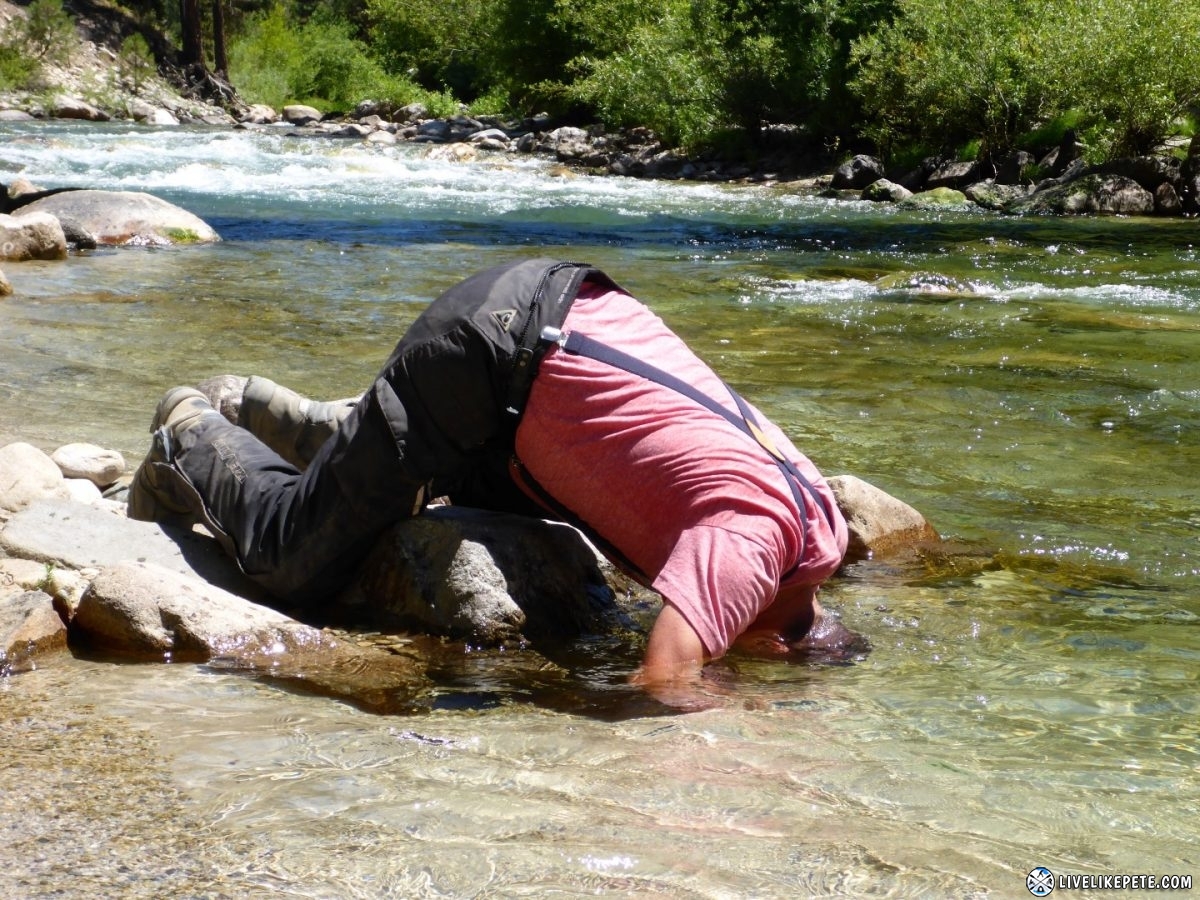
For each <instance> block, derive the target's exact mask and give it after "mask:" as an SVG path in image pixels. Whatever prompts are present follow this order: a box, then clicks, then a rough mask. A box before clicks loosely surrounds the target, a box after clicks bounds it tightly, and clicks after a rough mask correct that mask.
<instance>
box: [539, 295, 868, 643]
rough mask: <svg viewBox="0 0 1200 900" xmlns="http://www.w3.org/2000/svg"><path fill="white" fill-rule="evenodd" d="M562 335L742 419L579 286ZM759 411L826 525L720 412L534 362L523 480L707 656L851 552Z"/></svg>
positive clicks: (613, 371) (616, 374)
mask: <svg viewBox="0 0 1200 900" xmlns="http://www.w3.org/2000/svg"><path fill="white" fill-rule="evenodd" d="M563 330H564V331H566V332H570V331H579V332H581V333H583V334H586V335H588V336H589V337H592V338H594V339H596V340H598V341H601V342H603V343H605V344H608V345H609V346H612V347H616V348H617V349H619V350H622V351H624V352H626V353H628V354H630V355H632V356H635V357H638V358H640V359H642V360H644V361H646V362H649V363H651V364H652V365H654V366H656V367H658V368H660V369H663V370H665V371H667V372H670V373H671V374H673V375H675V376H677V377H679V378H682V379H683V380H684V381H686V382H688V383H690V384H692V385H694V386H695V387H698V388H699V389H700V390H702V391H704V392H705V393H706V394H708V395H709V396H710V397H713V398H714V399H717V400H718V401H719V402H720V403H721V404H722V405H724V406H726V407H728V408H729V409H731V410H734V411H735V412H736V409H737V407H736V404H734V402H733V400H732V398H731V396H730V393H729V389H728V388H727V387H726V386H725V385H724V384H723V383H722V382H721V380H720V379H719V378H718V377H717V375H716V374H715V373H714V372H713V371H712V370H711V369H710V368H709V367H708V366H707V365H705V363H704V362H702V361H701V360H700V359H699V358H698V357H697V356H696V355H695V354H694V353H692V351H691V350H689V349H688V347H687V345H686V344H684V342H683V341H682V340H681V339H680V338H679V337H678V336H676V335H675V334H674V333H673V332H672V331H671V330H670V329H668V328H667V326H666V325H665V324H663V322H662V320H661V319H659V318H658V316H656V315H654V314H653V313H652V312H650V310H649V309H647V308H646V307H645V306H643V305H642V304H641V303H639V302H638V301H637V300H635V299H633V298H632V297H630V296H628V295H626V294H623V293H621V292H619V291H610V290H607V289H603V288H599V287H595V286H592V285H590V284H589V285H584V289H583V291H582V292H581V293H580V295H579V297H578V298H577V299H576V300H575V303H574V306H573V307H572V308H571V312H570V314H569V315H568V316H567V320H566V323H565V325H564V329H563ZM755 414H756V415H757V416H758V421H759V424H760V425H761V426H762V428H763V431H764V432H766V434H767V435H768V436H769V437H770V438H771V439H772V440H773V441H774V443H775V446H776V447H777V448H778V449H779V450H780V451H781V452H782V453H783V454H784V455H786V456H787V457H788V458H789V459H790V460H792V461H793V462H794V463H795V464H796V466H797V467H798V468H799V469H800V471H801V472H802V473H804V476H805V477H806V478H807V479H808V480H809V482H810V483H811V484H812V485H813V486H814V487H815V488H816V489H817V491H818V492H819V493H820V494H821V495H822V496H823V497H824V498H825V501H826V505H827V506H828V508H829V510H830V511H831V518H832V522H831V523H830V522H827V521H826V516H825V514H824V512H823V511H822V510H821V509H820V508H819V507H818V505H817V502H816V501H815V500H814V499H813V498H812V497H810V496H809V495H808V494H807V492H804V491H802V496H803V498H804V507H805V508H804V509H803V510H802V511H800V510H797V507H796V501H795V499H794V497H793V495H792V491H791V489H790V488H789V486H788V482H787V480H785V478H784V475H783V474H782V473H781V472H780V470H779V467H778V466H777V465H776V464H775V463H774V462H773V461H772V459H771V458H770V456H768V454H767V453H766V451H765V450H763V449H762V447H761V446H760V445H759V444H758V443H756V442H755V441H754V440H753V439H752V438H750V437H748V436H747V435H746V434H744V433H743V432H741V431H740V430H739V429H737V428H736V427H735V426H733V425H732V424H730V423H729V422H728V421H726V420H725V419H723V418H721V417H720V416H719V415H717V414H716V413H714V412H712V411H711V410H708V409H705V408H704V407H702V406H700V405H699V404H698V403H697V402H696V401H694V400H691V399H689V398H687V397H685V396H683V395H682V394H680V393H678V392H677V391H675V390H673V389H671V388H668V387H665V386H663V385H660V384H657V383H656V382H653V381H649V380H647V379H645V378H642V377H641V376H638V375H634V374H631V373H629V372H626V371H624V370H623V369H620V368H617V367H615V366H612V365H609V364H608V363H605V362H601V361H598V360H592V359H589V358H587V357H583V356H577V355H574V354H570V353H567V352H565V351H563V350H562V349H560V348H558V347H553V348H551V351H550V352H549V353H547V354H546V356H545V357H544V359H543V360H542V363H541V366H540V368H539V370H538V375H537V378H536V379H535V380H534V383H533V388H532V391H531V392H530V396H529V400H528V403H527V405H526V408H525V413H524V416H523V418H522V420H521V425H520V427H519V429H518V430H517V438H516V452H517V456H518V458H519V459H520V460H521V462H522V464H523V465H524V466H525V467H526V469H528V471H529V472H530V474H532V475H533V477H534V478H536V479H537V481H538V482H540V484H541V485H542V487H544V488H545V489H546V490H547V491H549V493H550V494H551V495H552V496H553V497H554V498H555V499H556V500H557V501H558V502H559V503H561V504H563V505H564V506H566V507H567V508H568V509H570V510H571V511H573V512H574V513H575V514H576V515H577V516H579V517H580V518H581V519H582V520H583V521H584V522H586V523H587V524H588V525H589V526H590V527H591V528H593V529H594V530H595V531H596V532H597V533H598V534H599V535H601V536H602V537H603V538H604V539H605V540H607V541H608V542H609V543H611V544H612V545H613V546H615V547H616V548H617V549H618V550H619V551H620V552H621V553H623V554H624V555H625V556H626V557H627V558H628V559H629V560H630V561H631V562H632V563H633V564H634V565H636V566H637V567H638V568H639V569H641V571H642V572H644V573H646V574H647V575H648V576H649V579H650V587H652V588H654V590H656V591H658V592H659V593H660V594H661V595H662V596H663V598H664V599H665V600H666V601H668V602H669V603H671V604H672V605H673V606H675V607H676V608H677V609H678V610H679V611H680V613H682V615H683V616H684V618H685V619H686V620H687V622H688V624H689V625H691V626H692V628H693V629H694V630H695V631H696V633H697V634H698V635H699V637H700V640H701V641H702V642H703V644H704V647H705V649H706V650H707V651H708V653H709V654H710V655H711V656H712V657H714V658H715V657H718V656H721V655H722V654H724V653H725V651H726V650H727V649H728V648H729V646H730V645H731V644H732V643H733V641H734V640H735V639H736V638H737V637H738V635H740V634H742V633H743V632H745V631H746V630H747V629H749V628H750V627H751V625H752V624H753V622H754V620H755V619H756V618H757V617H758V616H759V614H760V613H762V612H763V610H765V609H766V608H767V607H768V606H769V605H770V604H771V603H772V602H774V601H776V600H777V598H778V599H780V600H781V601H784V602H793V601H795V600H796V599H798V598H799V599H806V598H811V596H812V595H813V594H814V593H815V590H816V588H815V586H816V585H817V584H819V583H820V582H821V581H823V580H824V579H825V578H827V577H829V576H830V575H831V574H833V572H834V571H835V570H836V569H837V567H838V565H840V563H841V560H842V556H843V555H844V553H845V549H846V537H847V534H846V523H845V521H844V520H843V518H842V516H841V514H840V513H839V512H838V510H837V505H836V504H835V502H834V499H833V496H832V493H831V492H830V490H829V487H828V485H827V484H826V483H825V480H824V479H823V478H822V477H821V475H820V473H819V472H818V471H817V469H816V467H815V466H814V465H813V464H812V463H811V462H810V461H809V460H808V459H807V458H806V457H805V456H804V455H803V454H801V453H800V452H799V451H798V450H796V449H795V447H793V446H792V444H791V442H790V441H789V440H788V439H787V437H786V436H785V435H784V434H783V433H782V432H781V431H780V430H779V429H778V428H776V427H775V426H774V425H772V424H771V423H769V422H768V421H767V420H766V419H765V418H763V417H762V416H761V415H760V414H758V412H757V410H755ZM802 521H805V522H807V531H805V528H804V526H803V525H802V524H801V522H802ZM802 545H803V559H801V558H800V557H801V553H802ZM798 563H799V565H797V564H798ZM789 573H790V574H789ZM785 575H786V576H787V578H786V581H784V576H785Z"/></svg>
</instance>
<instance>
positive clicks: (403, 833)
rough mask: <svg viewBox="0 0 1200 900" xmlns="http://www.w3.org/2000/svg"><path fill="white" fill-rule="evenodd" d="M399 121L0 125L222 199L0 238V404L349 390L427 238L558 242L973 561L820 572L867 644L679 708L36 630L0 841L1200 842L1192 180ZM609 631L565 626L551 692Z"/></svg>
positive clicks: (423, 892) (43, 874)
mask: <svg viewBox="0 0 1200 900" xmlns="http://www.w3.org/2000/svg"><path fill="white" fill-rule="evenodd" d="M428 149H429V148H428V147H419V146H413V145H407V146H403V145H402V146H397V147H389V148H381V147H373V146H368V145H365V144H362V143H359V142H357V141H355V142H349V141H343V140H334V139H329V140H311V139H299V138H291V137H288V136H286V134H285V133H284V132H283V131H279V130H272V131H268V132H263V133H256V132H252V131H236V130H224V129H191V128H175V129H167V128H162V129H153V128H146V127H140V126H136V127H135V126H132V125H128V124H106V125H95V124H79V123H67V122H53V123H33V124H12V123H4V124H3V125H0V181H3V182H5V183H7V182H10V181H12V180H13V179H14V178H15V177H17V175H18V174H19V175H20V176H22V177H25V178H28V179H29V180H31V181H33V182H35V183H36V184H37V185H38V186H39V187H44V188H51V187H58V186H67V185H73V186H83V187H97V188H108V189H125V190H145V191H150V192H152V193H154V194H157V195H158V196H161V197H163V198H165V199H167V200H170V201H172V202H175V203H177V204H179V205H181V206H183V207H185V208H187V209H188V210H190V211H192V212H194V213H196V214H197V215H199V216H201V217H202V218H204V219H205V220H206V221H208V222H209V223H210V224H212V225H213V226H214V227H215V228H216V229H217V231H218V232H219V233H220V234H221V235H222V237H223V238H224V240H223V241H222V242H220V243H218V244H215V245H212V246H203V247H190V248H176V249H169V250H154V249H124V250H121V251H97V252H92V253H86V254H80V255H76V256H73V257H72V258H70V259H69V260H67V261H65V262H44V263H42V262H36V263H23V264H7V265H5V267H4V271H5V273H6V274H7V275H8V277H9V279H10V281H11V282H12V284H13V286H14V288H15V294H14V296H12V297H9V298H6V299H4V300H3V301H0V360H2V363H0V441H5V442H6V441H8V440H13V439H17V438H20V439H23V440H28V441H30V442H32V443H34V444H37V445H39V446H42V447H44V448H46V449H52V448H53V447H55V446H57V445H58V444H60V443H65V442H67V441H80V440H84V441H93V442H95V443H99V444H102V445H106V446H110V447H114V448H116V449H119V450H121V451H122V452H124V453H125V454H127V456H128V457H129V459H130V460H131V461H136V460H137V459H139V458H140V456H141V455H142V454H143V453H144V452H145V448H146V446H147V441H148V435H147V433H146V431H147V427H148V423H149V418H150V414H151V412H152V409H153V405H154V403H155V401H156V400H157V398H158V396H160V395H161V393H162V392H163V391H164V390H165V389H166V388H168V387H171V386H173V385H176V384H180V383H188V382H191V381H196V380H199V379H201V378H204V377H206V376H208V375H212V374H217V373H221V372H234V373H261V374H265V375H269V376H271V377H273V378H275V379H276V380H278V381H281V382H283V383H285V384H288V385H291V386H293V387H296V388H298V389H300V390H302V391H305V392H307V393H310V394H313V395H317V396H323V397H335V396H343V395H347V394H351V393H355V392H357V391H359V390H361V389H362V388H363V387H364V385H365V382H366V380H367V378H368V376H369V375H370V374H371V373H373V371H374V369H375V368H376V366H377V365H378V364H379V363H380V362H381V361H382V360H383V358H384V357H385V356H386V355H387V353H388V351H389V350H390V349H391V346H392V344H393V343H394V342H395V340H396V338H397V337H398V335H399V334H400V333H401V332H402V330H403V328H404V326H405V325H406V324H407V323H408V322H409V321H411V320H412V319H413V318H414V317H415V316H416V315H417V314H418V313H419V311H420V310H421V308H422V306H423V304H424V303H426V302H427V301H428V300H429V299H431V298H432V297H433V296H435V295H436V294H437V293H438V292H440V291H441V290H442V289H444V288H446V287H448V286H450V285H451V284H452V283H453V282H454V281H456V280H457V279H458V278H459V277H461V276H464V275H466V274H469V273H471V272H473V271H475V270H477V269H480V268H483V267H485V266H487V265H489V264H492V263H498V262H501V261H504V260H508V259H511V258H513V257H515V256H519V255H535V254H536V255H555V256H562V257H567V258H577V259H584V260H587V261H589V262H592V263H595V264H597V265H599V266H601V267H602V268H604V269H606V270H608V271H609V272H610V273H611V274H613V276H614V277H615V278H617V280H618V281H620V282H621V283H622V284H623V285H625V286H626V287H627V288H629V289H630V290H631V292H633V293H635V294H636V295H638V296H640V297H641V298H642V299H644V300H645V301H646V302H647V303H648V304H649V305H650V306H652V307H653V308H654V309H655V310H656V311H657V312H658V313H659V314H660V315H662V316H663V317H664V318H665V319H666V320H667V321H668V322H669V323H670V324H671V325H672V326H674V327H675V329H676V330H677V331H678V332H680V333H681V334H682V335H684V336H685V337H686V338H687V340H688V341H689V342H690V343H691V344H692V345H693V347H694V348H695V349H696V350H697V352H698V353H700V355H701V356H703V357H704V358H705V359H707V360H708V361H709V362H710V363H711V364H712V365H713V367H714V368H715V369H717V370H718V372H719V373H720V374H722V375H723V376H724V377H725V378H726V379H727V380H729V381H730V382H731V383H733V384H734V385H735V386H736V387H737V388H739V389H740V390H741V391H742V392H743V393H745V394H746V395H748V396H749V397H750V398H752V399H753V400H754V401H755V402H756V403H757V404H758V405H759V406H760V407H762V408H763V409H764V410H765V411H767V412H768V414H769V415H771V416H772V418H774V419H775V421H777V422H778V423H779V424H780V425H782V426H783V427H784V428H785V430H787V431H789V432H790V433H791V434H792V435H793V436H794V438H795V440H796V443H797V444H798V446H800V447H801V448H802V449H804V450H805V451H806V452H807V453H808V454H809V455H810V456H811V457H812V458H813V460H814V461H815V462H816V463H817V464H818V466H819V467H821V469H822V470H823V471H824V472H826V473H827V474H836V473H842V472H846V473H852V474H855V475H859V476H860V477H862V478H865V479H867V480H868V481H871V482H873V483H875V484H877V485H878V486H880V487H882V488H884V489H885V490H887V491H889V492H890V493H892V494H895V495H896V496H898V497H901V498H902V499H904V500H906V501H907V502H909V503H911V504H912V505H914V506H916V507H917V508H918V509H920V510H921V511H922V512H923V513H925V515H926V516H927V517H928V518H929V519H930V521H931V522H932V523H933V524H934V525H935V527H936V528H937V529H938V530H939V532H940V533H941V534H942V535H943V536H945V537H948V538H953V539H955V540H956V541H958V542H961V543H962V544H964V545H967V546H970V547H973V548H977V549H978V552H980V553H983V554H985V555H986V556H988V557H992V558H994V559H995V561H996V564H995V565H992V566H988V567H985V568H983V569H980V568H979V567H973V568H969V569H967V570H965V571H963V572H962V573H959V574H953V573H948V572H947V571H945V570H944V569H940V570H937V571H935V572H931V573H930V574H929V575H928V576H922V575H921V574H920V573H916V574H914V573H913V572H911V571H904V572H897V573H895V574H894V576H891V577H889V574H888V572H887V571H886V569H883V568H882V567H876V568H875V569H873V570H872V571H871V572H870V573H868V574H866V575H863V576H862V577H854V576H853V575H852V576H851V577H846V578H841V579H838V580H835V581H834V582H832V583H831V584H830V585H829V586H828V588H827V589H826V590H825V592H824V594H823V596H824V597H825V602H826V604H827V605H828V606H830V607H832V608H833V609H835V610H837V611H838V612H840V613H841V615H842V616H843V618H844V620H845V621H846V623H847V624H848V625H850V626H851V627H852V628H854V629H855V630H857V631H860V632H862V633H863V634H865V635H867V636H868V637H869V639H870V641H871V643H872V645H873V650H872V652H871V653H870V654H869V655H867V656H866V657H865V658H863V659H861V660H859V661H858V662H856V663H855V664H853V665H846V666H813V667H808V666H787V665H783V664H765V663H757V662H751V661H747V660H733V661H731V662H730V664H728V665H726V666H723V667H721V669H720V671H719V673H718V674H719V676H720V678H721V680H722V684H723V690H724V691H725V692H726V693H727V694H728V695H729V696H731V697H732V698H733V699H732V701H731V702H729V703H727V704H726V705H724V706H722V707H720V708H717V709H711V710H707V711H703V712H696V713H691V714H686V715H675V716H664V715H650V714H647V713H645V711H643V710H639V708H638V707H637V706H636V705H635V704H633V705H629V706H628V707H623V706H621V704H620V703H619V702H618V703H616V704H614V705H609V706H604V705H603V704H601V708H598V707H596V705H595V704H589V703H584V702H581V703H580V705H579V707H578V708H572V704H571V702H570V701H571V697H572V691H573V690H574V689H573V688H572V686H571V685H570V684H568V685H565V686H563V687H561V689H559V690H558V692H557V693H555V691H554V690H550V689H546V690H542V691H540V692H539V691H535V690H531V689H530V684H529V681H528V678H527V676H526V675H523V674H522V673H523V672H527V671H528V670H529V668H530V667H531V661H530V659H529V658H528V656H527V655H526V654H525V653H522V652H521V651H512V652H511V653H510V654H509V658H506V657H505V655H504V654H489V653H477V654H465V655H462V654H460V656H459V658H458V662H457V663H456V664H453V665H450V664H448V668H449V669H453V670H454V671H453V672H448V673H447V674H444V676H443V679H442V684H441V688H440V689H441V697H442V699H441V701H440V702H439V703H438V704H436V705H435V708H433V709H431V710H429V711H427V712H422V713H419V714H416V715H410V716H381V715H373V714H370V713H368V712H363V711H360V710H358V709H356V708H353V707H351V706H347V705H345V704H342V703H339V702H336V701H333V700H329V699H324V698H320V697H314V696H306V695H303V694H299V693H295V692H289V691H285V690H283V689H281V688H279V687H277V686H273V685H271V684H267V683H263V682H258V681H252V680H249V679H246V678H243V677H241V676H239V675H236V674H231V673H227V672H221V671H218V670H214V669H211V668H207V667H203V666H187V665H129V664H122V663H120V662H118V661H112V660H104V659H85V658H79V659H74V658H72V659H64V660H61V661H54V662H53V663H51V664H48V665H46V666H44V667H43V668H41V669H39V670H37V671H34V672H31V673H27V674H24V675H20V676H17V677H13V678H10V679H7V680H4V681H0V718H2V719H3V721H4V724H3V726H0V779H2V780H3V782H4V784H5V785H6V787H8V791H7V792H6V794H5V797H4V799H3V800H0V834H3V835H4V836H5V841H4V843H5V844H6V845H7V846H8V849H7V850H6V851H0V857H3V858H5V874H4V875H2V876H0V879H3V881H2V882H0V884H3V886H4V887H11V888H13V894H14V896H23V897H32V896H84V895H88V894H92V895H103V896H112V897H140V896H146V897H152V896H158V897H161V896H167V895H172V896H205V897H225V896H228V897H247V896H262V897H267V896H281V895H282V896H294V897H330V898H338V897H381V896H396V897H520V896H546V895H556V896H582V895H589V896H596V895H600V896H645V895H658V896H670V897H706V898H709V897H711V898H733V897H797V896H799V897H803V896H855V897H858V896H871V897H972V898H974V897H1020V896H1030V891H1029V890H1028V889H1027V887H1026V878H1027V875H1028V873H1030V871H1031V870H1033V869H1035V867H1038V866H1044V867H1046V868H1047V869H1049V870H1051V871H1052V872H1053V873H1055V874H1056V876H1057V875H1060V874H1061V875H1088V874H1090V875H1104V876H1107V875H1118V874H1143V873H1145V874H1151V875H1191V876H1200V851H1198V850H1197V847H1198V846H1200V825H1198V824H1197V822H1200V815H1198V813H1200V810H1198V805H1200V749H1198V746H1197V736H1198V733H1200V720H1198V718H1197V714H1198V712H1200V684H1198V681H1200V675H1198V672H1200V569H1198V561H1197V560H1198V553H1200V547H1198V546H1197V528H1198V527H1200V478H1198V477H1197V464H1198V462H1200V452H1198V451H1200V427H1198V426H1200V354H1198V353H1197V352H1196V350H1197V346H1198V344H1200V277H1198V276H1200V250H1198V249H1197V247H1198V244H1200V230H1198V228H1200V226H1197V224H1196V222H1194V221H1183V220H1127V219H1053V220H1049V219H1032V218H1030V219H1009V218H1000V217H996V216H994V215H992V214H989V213H983V212H979V211H941V212H921V211H911V210H910V211H905V210H901V209H898V208H896V207H892V206H876V205H870V204H866V203H860V202H847V201H834V200H829V199H822V198H819V197H814V196H811V195H808V194H806V193H804V192H801V191H794V190H789V189H787V188H786V186H776V187H770V186H718V185H698V184H686V183H680V182H675V183H667V182H660V183H656V182H646V181H637V180H630V179H616V178H598V177H589V176H586V175H578V174H571V173H567V172H564V171H562V170H561V169H559V168H558V167H556V166H554V165H552V164H550V163H548V162H547V161H545V160H538V159H533V158H530V157H520V158H510V157H504V156H486V155H485V156H481V157H480V159H479V160H478V161H476V162H470V163H453V162H444V161H438V160H437V159H435V158H431V157H430V156H429V155H428ZM454 652H457V651H454V650H453V648H451V655H453V653H454ZM531 652H532V651H528V652H527V653H531ZM514 658H519V659H514ZM533 662H534V664H536V660H534V661H533ZM614 665H616V664H615V663H613V662H612V661H611V660H606V659H605V658H604V656H603V653H600V652H598V653H597V655H596V657H595V658H594V659H592V660H590V662H589V664H587V665H581V666H580V668H579V670H578V672H576V673H575V674H574V675H573V679H574V681H575V688H578V690H579V693H580V696H588V695H589V691H591V693H592V694H593V695H594V694H603V693H604V689H605V687H606V685H611V684H612V683H613V682H614V681H615V676H614V675H613V673H612V671H611V669H612V668H613V666H614ZM617 667H618V668H619V666H617ZM589 681H593V682H594V683H589ZM547 691H549V692H547ZM610 693H612V692H611V691H610ZM4 743H6V744H8V746H7V747H4V746H3V744H4ZM14 784H15V785H19V786H21V790H18V791H15V792H14V791H13V789H12V785H14ZM0 893H6V891H4V890H3V888H0ZM1064 893H1069V894H1070V895H1071V896H1089V893H1088V891H1086V890H1076V891H1067V890H1066V889H1064Z"/></svg>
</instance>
